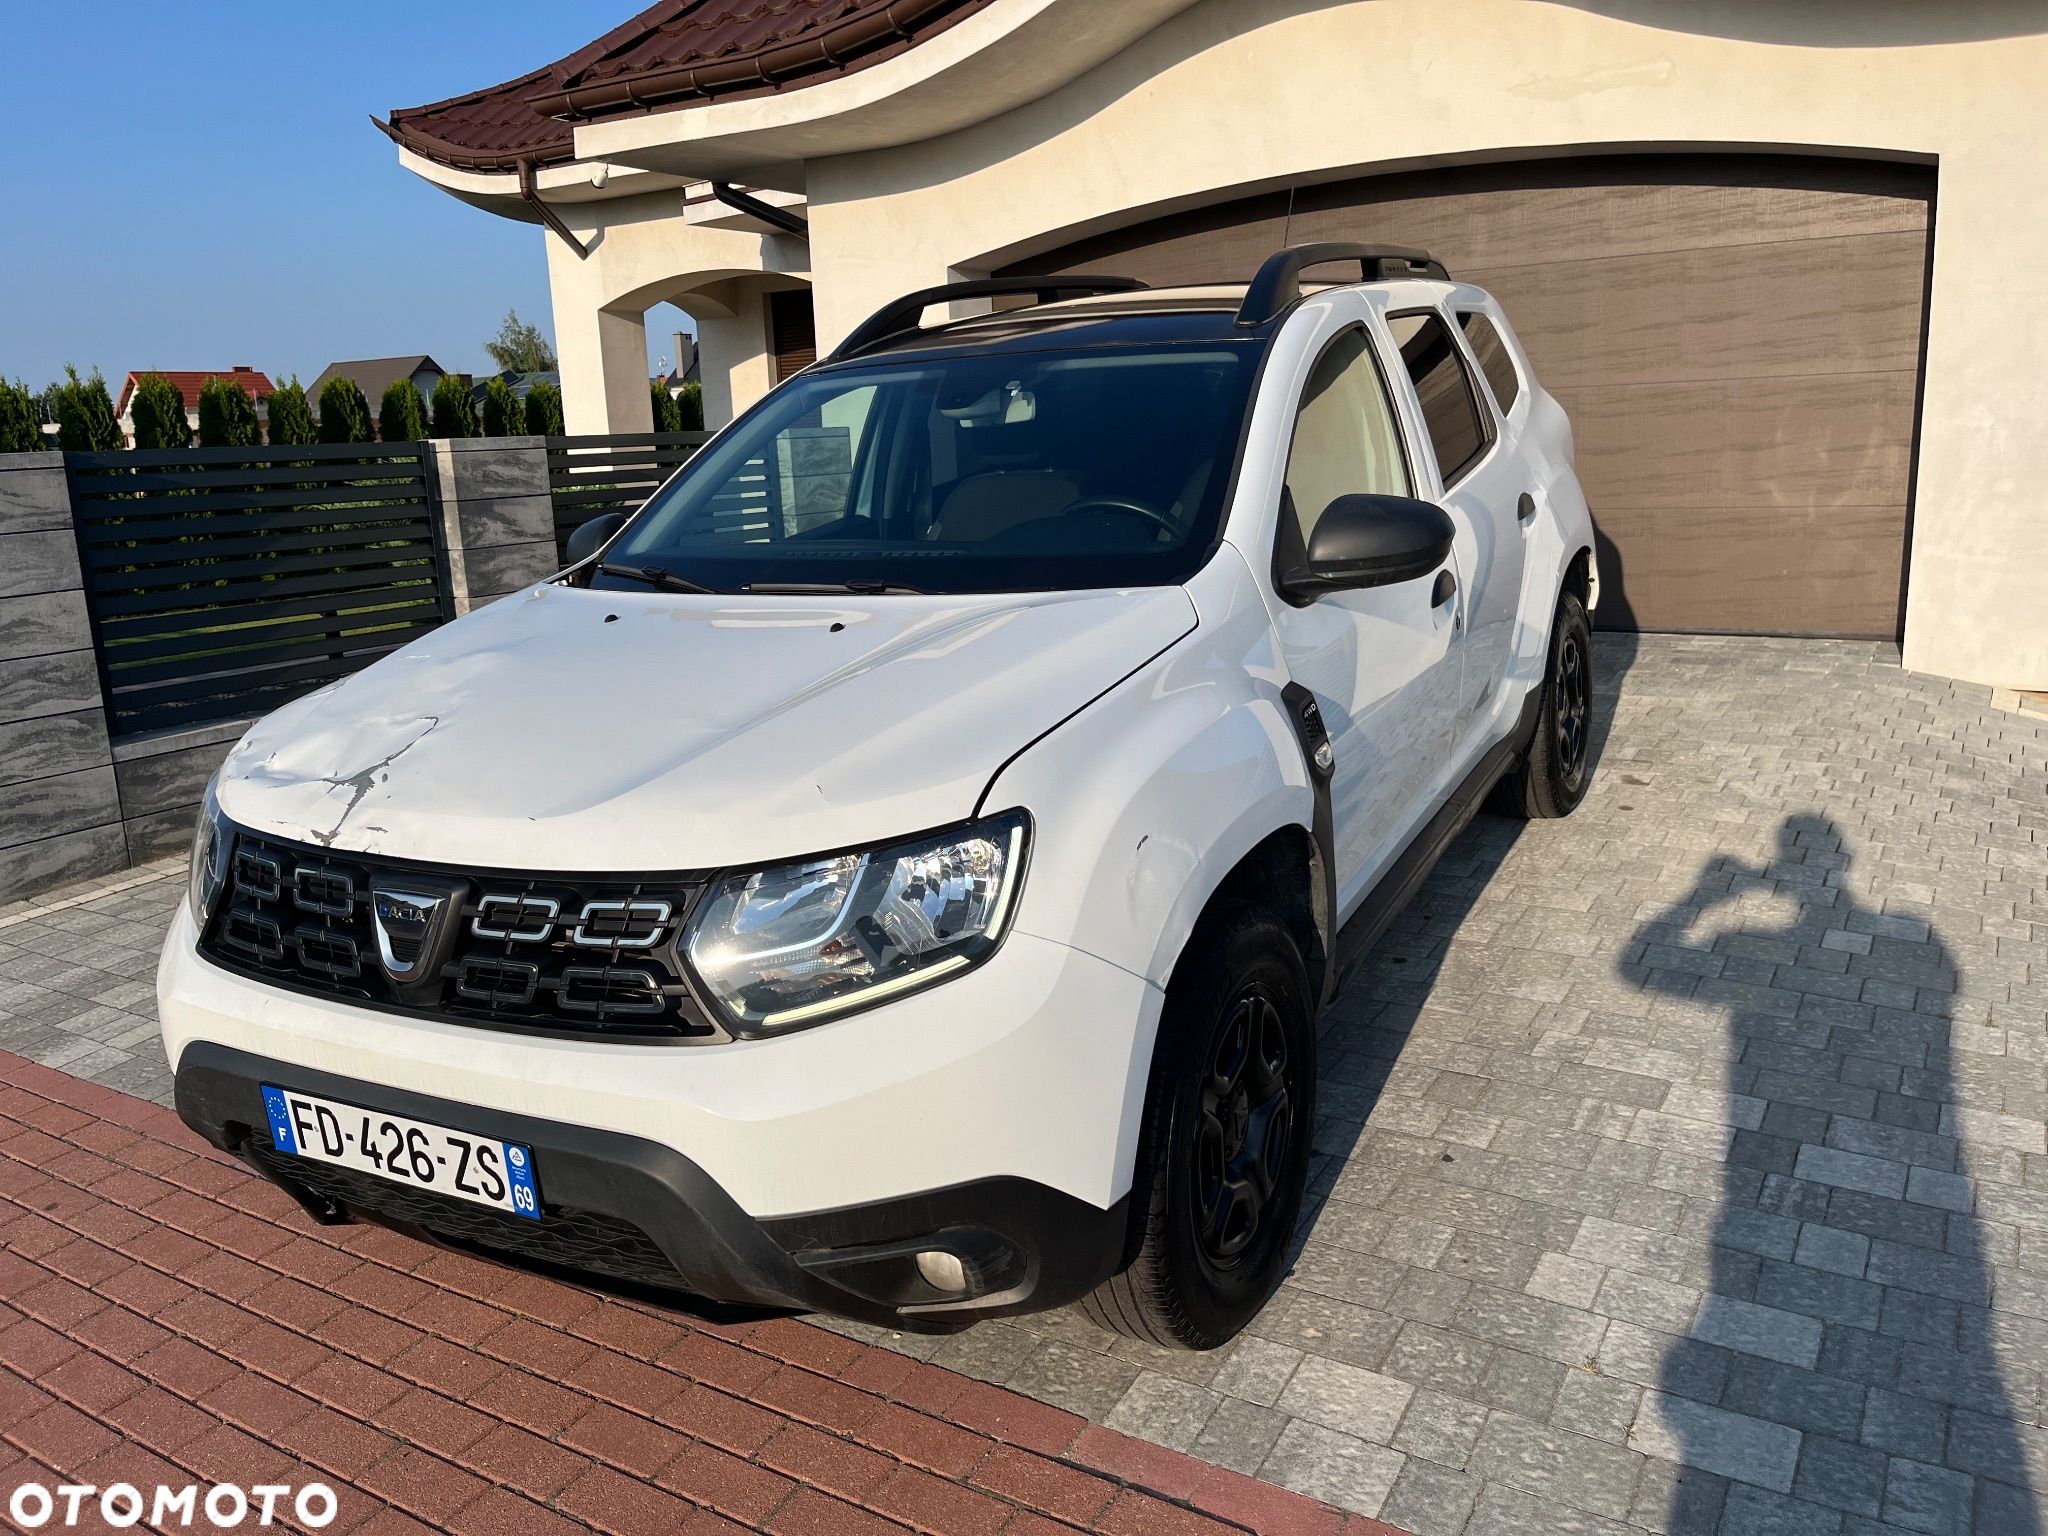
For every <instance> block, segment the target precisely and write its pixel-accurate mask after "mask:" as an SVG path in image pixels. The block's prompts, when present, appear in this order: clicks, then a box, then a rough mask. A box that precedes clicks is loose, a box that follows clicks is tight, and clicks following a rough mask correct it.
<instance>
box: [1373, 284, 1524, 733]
mask: <svg viewBox="0 0 2048 1536" xmlns="http://www.w3.org/2000/svg"><path fill="white" fill-rule="evenodd" d="M1387 329H1388V330H1389V331H1390V332H1391V333H1392V335H1393V339H1394V345H1395V346H1396V347H1397V348H1398V349H1399V350H1400V353H1401V364H1402V369H1403V371H1404V373H1405V374H1406V376H1407V379H1408V383H1409V386H1410V388H1411V389H1412V390H1413V391H1414V396H1413V403H1414V408H1415V411H1416V414H1417V416H1418V418H1419V419H1420V421H1421V424H1422V429H1423V432H1424V434H1425V435H1426V436H1427V437H1428V439H1429V442H1430V446H1431V448H1432V449H1433V450H1434V458H1435V461H1436V473H1437V485H1436V487H1435V488H1434V489H1433V490H1429V489H1425V490H1418V491H1417V492H1416V493H1415V494H1416V495H1418V496H1422V497H1424V498H1426V499H1429V500H1434V501H1436V502H1438V503H1439V504H1440V505H1442V507H1443V508H1444V510H1446V511H1447V512H1449V513H1450V514H1451V520H1452V521H1453V522H1454V523H1456V524H1457V525H1458V530H1459V547H1458V555H1459V560H1458V579H1459V581H1460V583H1461V584H1462V585H1463V587H1464V591H1463V593H1462V594H1461V601H1462V604H1463V617H1464V622H1465V627H1466V634H1465V646H1464V651H1465V658H1464V667H1463V673H1462V676H1461V678H1460V682H1459V691H1458V699H1457V704H1456V706H1455V708H1454V709H1453V711H1452V712H1451V714H1450V715H1449V716H1447V718H1446V720H1445V724H1446V726H1447V727H1448V728H1449V729H1450V731H1451V735H1452V738H1453V742H1454V747H1453V752H1454V754H1455V756H1456V757H1457V758H1458V760H1459V761H1463V760H1464V758H1466V757H1467V756H1471V755H1474V754H1476V753H1477V752H1478V751H1479V750H1480V749H1481V748H1482V747H1484V746H1485V745H1487V744H1489V743H1490V741H1491V739H1492V737H1493V736H1494V735H1496V734H1497V732H1496V731H1494V730H1491V729H1488V728H1487V727H1488V726H1489V725H1491V724H1495V723H1497V721H1496V716H1497V714H1498V712H1499V707H1500V702H1501V697H1502V683H1503V682H1504V681H1505V679H1506V677H1507V669H1508V662H1509V659H1510V658H1511V657H1512V656H1513V655H1514V644H1515V625H1516V621H1517V619H1518V617H1519V615H1520V611H1521V605H1522V572H1523V567H1524V565H1525V563H1526V562H1525V560H1524V558H1523V553H1522V546H1523V542H1524V541H1525V540H1526V539H1527V537H1528V532H1529V529H1530V528H1531V527H1533V526H1534V522H1535V519H1534V515H1533V514H1534V508H1535V503H1534V502H1533V501H1531V502H1530V503H1529V504H1528V508H1527V510H1528V512H1529V513H1530V515H1529V516H1527V517H1524V516H1523V515H1521V513H1522V508H1521V507H1520V505H1519V504H1520V498H1521V496H1522V494H1523V493H1524V492H1525V491H1528V490H1529V489H1530V487H1529V485H1528V484H1527V479H1528V477H1527V476H1526V475H1524V474H1523V473H1522V472H1521V466H1520V461H1519V459H1518V457H1517V455H1516V454H1515V452H1514V451H1513V444H1512V442H1511V441H1510V440H1509V439H1508V438H1507V437H1506V436H1504V435H1503V432H1502V429H1501V422H1500V420H1499V418H1498V417H1497V416H1496V415H1495V414H1494V410H1493V406H1492V404H1491V402H1490V400H1489V399H1488V397H1487V392H1486V390H1485V388H1484V386H1482V385H1481V384H1480V382H1479V380H1478V379H1477V378H1476V377H1475V370H1474V368H1473V366H1472V363H1471V360H1470V358H1469V357H1468V356H1467V355H1466V353H1465V351H1464V349H1463V347H1462V346H1461V345H1460V340H1459V337H1458V334H1457V333H1456V332H1454V331H1453V329H1452V327H1451V323H1450V321H1449V319H1448V318H1447V317H1446V315H1445V314H1444V312H1443V311H1442V310H1440V309H1437V308H1435V307H1434V306H1432V307H1429V308H1404V309H1396V310H1395V311H1394V312H1393V313H1391V314H1389V315H1388V316H1387ZM1468 540H1469V542H1468Z"/></svg>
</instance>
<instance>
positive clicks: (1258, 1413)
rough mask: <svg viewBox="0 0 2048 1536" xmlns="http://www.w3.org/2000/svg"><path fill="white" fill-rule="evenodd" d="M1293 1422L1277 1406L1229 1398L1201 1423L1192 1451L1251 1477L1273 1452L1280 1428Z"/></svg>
mask: <svg viewBox="0 0 2048 1536" xmlns="http://www.w3.org/2000/svg"><path fill="white" fill-rule="evenodd" d="M1291 1422H1292V1420H1290V1419H1289V1418H1288V1417H1287V1415H1286V1414H1284V1413H1282V1412H1280V1411H1279V1410H1278V1409H1276V1408H1265V1407H1261V1406H1260V1405H1259V1404H1257V1403H1250V1402H1246V1401H1245V1400H1244V1399H1242V1398H1236V1397H1226V1398H1224V1399H1223V1400H1222V1401H1221V1402H1220V1403H1218V1404H1217V1405H1216V1411H1215V1412H1214V1413H1212V1414H1211V1415H1210V1416H1209V1422H1208V1423H1207V1424H1205V1425H1203V1426H1202V1432H1201V1434H1199V1435H1198V1436H1196V1437H1195V1443H1194V1445H1193V1447H1191V1451H1192V1454H1193V1455H1196V1456H1199V1457H1200V1458H1201V1459H1202V1460H1204V1461H1209V1462H1214V1463H1215V1464H1216V1465H1217V1466H1219V1467H1228V1468H1230V1470H1231V1471H1233V1472H1242V1473H1243V1474H1244V1475H1245V1476H1247V1477H1250V1476H1252V1475H1253V1474H1254V1473H1256V1472H1257V1471H1258V1470H1259V1465H1260V1463H1261V1462H1263V1461H1264V1460H1265V1459H1266V1457H1267V1456H1268V1455H1270V1454H1271V1453H1272V1450H1273V1443H1274V1442H1275V1441H1276V1440H1278V1439H1279V1438H1280V1431H1281V1430H1283V1429H1285V1428H1286V1427H1287V1425H1288V1424H1289V1423H1291Z"/></svg>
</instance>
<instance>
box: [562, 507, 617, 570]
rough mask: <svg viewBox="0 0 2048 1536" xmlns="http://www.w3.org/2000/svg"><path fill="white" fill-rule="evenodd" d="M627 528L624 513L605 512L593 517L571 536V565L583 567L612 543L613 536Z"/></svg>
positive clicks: (569, 553)
mask: <svg viewBox="0 0 2048 1536" xmlns="http://www.w3.org/2000/svg"><path fill="white" fill-rule="evenodd" d="M625 526H626V514H625V513H623V512H605V513H601V514H600V515H598V516H596V517H593V518H592V519H591V520H590V521H589V522H587V523H585V524H584V525H583V526H582V527H581V528H578V529H577V530H576V531H575V532H574V533H572V534H570V535H569V548H568V556H569V563H570V564H571V565H581V564H582V563H583V562H584V561H586V560H588V559H589V558H590V557H591V556H592V555H594V554H596V553H597V552H598V551H599V550H600V549H603V548H604V547H605V545H607V544H609V543H611V541H612V535H613V534H615V533H617V532H618V531H619V530H620V529H621V528H623V527H625Z"/></svg>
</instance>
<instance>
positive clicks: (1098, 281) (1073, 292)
mask: <svg viewBox="0 0 2048 1536" xmlns="http://www.w3.org/2000/svg"><path fill="white" fill-rule="evenodd" d="M1144 286H1145V285H1144V284H1143V283H1141V282H1139V281H1138V280H1137V279H1136V278H1132V277H975V278H969V279H967V280H966V281H965V282H958V283H941V284H940V285H939V286H938V287H936V288H920V289H919V290H918V291H917V292H916V293H906V294H905V295H904V296H903V297H902V298H900V299H897V300H895V301H893V302H892V303H888V304H884V305H883V306H882V307H881V308H880V309H878V310H876V311H875V312H874V313H873V314H872V315H869V316H868V317H867V319H865V320H863V321H862V322H861V323H860V324H859V325H857V326H855V327H854V328H853V329H852V331H850V332H849V333H848V334H847V337H846V340H844V341H842V342H840V343H839V345H838V346H836V347H834V348H833V349H832V355H831V356H830V357H828V358H826V361H827V362H836V361H837V360H838V359H840V358H842V357H851V356H853V354H854V353H856V352H861V351H864V350H866V349H867V348H869V347H871V346H873V345H874V344H875V343H876V342H878V341H886V340H887V339H888V338H890V337H892V336H902V335H906V334H908V333H910V332H913V331H916V330H919V329H921V327H920V326H919V324H918V322H919V321H920V320H921V319H922V318H923V316H924V312H925V310H926V308H927V307H928V306H930V305H933V304H943V303H946V302H947V301H948V300H950V299H983V298H997V297H1000V296H1002V295H1005V294H1013V293H1028V294H1031V295H1032V296H1033V299H1034V300H1035V302H1037V303H1040V304H1049V303H1051V302H1052V301H1053V300H1054V299H1085V298H1090V297H1092V296H1094V295H1095V294H1098V293H1131V292H1134V291H1135V290H1137V289H1140V288H1143V287H1144Z"/></svg>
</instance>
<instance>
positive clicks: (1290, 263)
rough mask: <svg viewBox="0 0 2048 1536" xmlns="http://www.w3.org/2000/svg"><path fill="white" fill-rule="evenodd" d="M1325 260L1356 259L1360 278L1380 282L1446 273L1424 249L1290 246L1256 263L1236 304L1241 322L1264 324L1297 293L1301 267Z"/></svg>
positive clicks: (1335, 244)
mask: <svg viewBox="0 0 2048 1536" xmlns="http://www.w3.org/2000/svg"><path fill="white" fill-rule="evenodd" d="M1328 261H1355V262H1357V263H1358V269H1359V281H1360V282H1363V283H1378V282H1384V281H1385V280H1386V279H1388V278H1390V277H1438V278H1446V279H1448V278H1449V277H1450V275H1451V274H1450V273H1448V272H1446V271H1445V270H1444V264H1443V263H1442V262H1440V261H1438V260H1437V259H1436V258H1435V257H1434V256H1432V255H1430V254H1429V252H1427V251H1420V250H1417V249H1415V248H1414V247H1413V246H1407V245H1353V244H1352V243H1351V242H1349V241H1347V240H1329V241H1323V242H1321V243H1320V244H1316V245H1290V246H1288V247H1287V249H1285V250H1284V251H1275V252H1274V253H1273V254H1272V255H1270V256H1268V257H1267V258H1266V259H1265V260H1264V261H1263V262H1261V263H1260V264H1259V273H1258V276H1256V277H1254V278H1253V279H1252V281H1251V286H1250V287H1249V288H1247V289H1245V291H1244V303H1242V304H1241V305H1239V306H1238V310H1237V323H1238V324H1239V325H1264V324H1265V323H1266V322H1267V321H1268V320H1271V319H1272V318H1273V317H1274V316H1275V315H1277V314H1279V313H1280V312H1281V311H1282V310H1284V309H1286V308H1287V306H1288V305H1290V304H1292V303H1293V302H1294V301H1295V300H1296V299H1298V298H1300V297H1301V271H1302V268H1304V267H1319V266H1321V265H1323V263H1324V262H1328Z"/></svg>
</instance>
